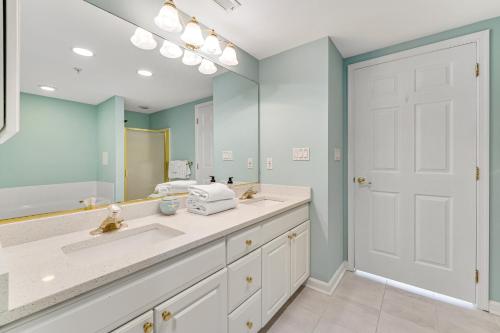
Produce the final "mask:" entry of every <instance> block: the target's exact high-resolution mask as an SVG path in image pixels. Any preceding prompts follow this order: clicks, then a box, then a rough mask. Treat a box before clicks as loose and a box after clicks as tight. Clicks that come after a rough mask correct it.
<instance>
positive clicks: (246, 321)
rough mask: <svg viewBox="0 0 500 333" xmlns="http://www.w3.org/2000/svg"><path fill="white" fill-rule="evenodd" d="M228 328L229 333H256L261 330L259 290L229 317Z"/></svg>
mask: <svg viewBox="0 0 500 333" xmlns="http://www.w3.org/2000/svg"><path fill="white" fill-rule="evenodd" d="M228 327H229V333H257V332H258V331H259V330H260V329H261V327H262V320H261V292H260V290H259V291H258V292H256V293H255V294H254V295H253V296H252V297H250V298H249V299H248V301H246V302H245V303H243V304H242V305H241V306H240V307H239V308H237V309H236V310H234V311H233V313H231V314H230V315H229V317H228Z"/></svg>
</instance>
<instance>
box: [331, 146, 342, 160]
mask: <svg viewBox="0 0 500 333" xmlns="http://www.w3.org/2000/svg"><path fill="white" fill-rule="evenodd" d="M333 159H334V160H335V161H340V160H341V159H342V150H341V149H340V148H335V149H334V151H333Z"/></svg>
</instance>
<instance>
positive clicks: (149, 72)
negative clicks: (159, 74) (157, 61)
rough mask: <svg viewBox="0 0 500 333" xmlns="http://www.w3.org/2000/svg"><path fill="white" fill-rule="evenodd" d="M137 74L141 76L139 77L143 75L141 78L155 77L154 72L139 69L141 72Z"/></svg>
mask: <svg viewBox="0 0 500 333" xmlns="http://www.w3.org/2000/svg"><path fill="white" fill-rule="evenodd" d="M137 74H139V75H141V76H146V77H150V76H153V72H151V71H148V70H147V69H139V70H138V71H137Z"/></svg>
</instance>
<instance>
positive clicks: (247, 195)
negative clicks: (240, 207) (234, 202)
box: [240, 186, 257, 200]
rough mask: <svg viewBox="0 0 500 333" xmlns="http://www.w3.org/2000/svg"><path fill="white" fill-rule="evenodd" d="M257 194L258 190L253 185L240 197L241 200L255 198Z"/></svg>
mask: <svg viewBox="0 0 500 333" xmlns="http://www.w3.org/2000/svg"><path fill="white" fill-rule="evenodd" d="M256 194H257V191H255V190H254V188H253V186H251V187H250V188H249V189H248V190H246V191H245V192H244V193H243V194H242V195H241V197H240V200H247V199H253V196H254V195H256Z"/></svg>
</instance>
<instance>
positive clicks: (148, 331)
mask: <svg viewBox="0 0 500 333" xmlns="http://www.w3.org/2000/svg"><path fill="white" fill-rule="evenodd" d="M143 328H144V333H152V332H153V323H150V322H147V323H145V324H144V326H143Z"/></svg>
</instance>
